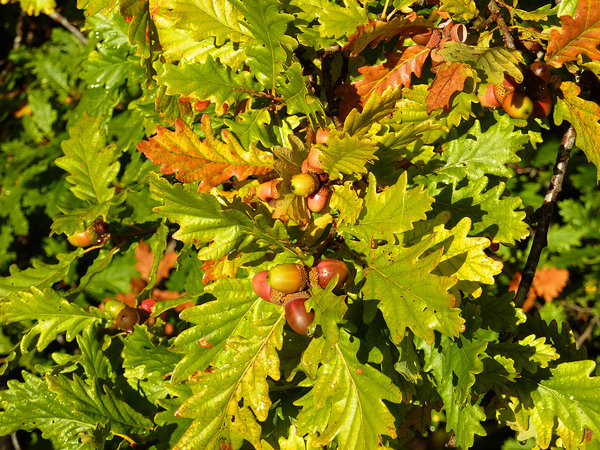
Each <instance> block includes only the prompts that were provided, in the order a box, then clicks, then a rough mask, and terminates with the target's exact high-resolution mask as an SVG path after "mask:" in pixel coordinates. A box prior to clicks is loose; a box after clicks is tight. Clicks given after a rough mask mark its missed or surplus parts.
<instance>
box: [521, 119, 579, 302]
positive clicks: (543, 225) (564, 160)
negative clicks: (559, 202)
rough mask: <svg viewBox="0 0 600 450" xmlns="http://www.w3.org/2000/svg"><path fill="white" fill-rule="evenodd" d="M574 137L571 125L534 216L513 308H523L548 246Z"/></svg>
mask: <svg viewBox="0 0 600 450" xmlns="http://www.w3.org/2000/svg"><path fill="white" fill-rule="evenodd" d="M575 137H576V133H575V129H574V128H573V125H571V126H569V129H568V130H567V131H566V132H565V134H564V135H563V138H562V141H561V143H560V148H559V150H558V155H557V156H556V164H555V165H554V175H552V179H551V180H550V186H549V187H548V191H547V192H546V196H545V197H544V203H543V204H542V206H541V207H540V209H538V210H537V211H536V212H535V216H537V217H539V220H538V225H537V229H536V230H535V235H534V237H533V243H532V244H531V250H530V251H529V255H528V256H527V262H526V263H525V268H524V269H523V275H522V277H521V283H519V289H518V290H517V294H516V295H515V306H517V307H519V308H520V307H521V306H523V302H524V301H525V299H526V298H527V293H528V292H529V289H530V288H531V284H532V282H533V277H534V276H535V271H536V270H537V266H538V263H539V262H540V256H541V254H542V250H543V249H544V248H545V247H546V245H548V228H549V227H550V220H551V218H552V213H553V212H554V205H555V204H556V199H557V197H558V193H559V192H560V191H561V189H562V183H563V180H564V178H565V172H566V170H567V164H568V162H569V156H570V154H571V149H572V148H573V145H574V144H575Z"/></svg>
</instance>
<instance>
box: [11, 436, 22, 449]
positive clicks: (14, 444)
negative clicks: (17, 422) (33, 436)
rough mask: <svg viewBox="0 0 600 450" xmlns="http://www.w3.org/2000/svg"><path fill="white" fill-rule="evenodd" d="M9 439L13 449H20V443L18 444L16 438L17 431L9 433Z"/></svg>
mask: <svg viewBox="0 0 600 450" xmlns="http://www.w3.org/2000/svg"><path fill="white" fill-rule="evenodd" d="M10 440H11V442H12V445H13V447H14V448H15V450H21V445H20V444H19V440H18V439H17V433H13V434H11V435H10Z"/></svg>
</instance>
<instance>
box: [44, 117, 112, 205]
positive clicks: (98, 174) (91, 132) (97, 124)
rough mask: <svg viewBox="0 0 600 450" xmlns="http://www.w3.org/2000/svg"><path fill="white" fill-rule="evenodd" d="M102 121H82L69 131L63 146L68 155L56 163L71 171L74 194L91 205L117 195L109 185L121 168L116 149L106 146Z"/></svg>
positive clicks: (101, 119) (89, 118) (69, 176)
mask: <svg viewBox="0 0 600 450" xmlns="http://www.w3.org/2000/svg"><path fill="white" fill-rule="evenodd" d="M103 122H104V118H103V117H102V116H88V117H84V118H83V119H81V120H79V121H78V122H77V123H76V124H75V125H73V126H72V127H71V128H70V129H69V136H70V137H69V139H67V140H66V141H63V142H62V144H61V146H62V149H63V152H64V154H65V155H64V156H62V157H60V158H58V159H57V160H56V165H57V166H58V167H60V168H61V169H63V170H65V171H67V172H69V175H68V176H67V181H68V182H69V183H71V184H72V186H71V188H70V189H71V192H73V194H74V195H75V196H76V197H77V198H80V199H81V200H84V201H86V202H88V203H90V204H102V203H105V202H108V201H109V200H110V199H111V198H112V197H113V196H114V195H115V189H114V187H109V186H110V185H111V184H112V183H113V181H114V180H115V178H116V177H117V174H118V173H119V167H120V164H119V162H118V161H117V157H118V155H117V154H116V152H115V146H114V145H109V146H108V147H106V130H105V129H104V126H103Z"/></svg>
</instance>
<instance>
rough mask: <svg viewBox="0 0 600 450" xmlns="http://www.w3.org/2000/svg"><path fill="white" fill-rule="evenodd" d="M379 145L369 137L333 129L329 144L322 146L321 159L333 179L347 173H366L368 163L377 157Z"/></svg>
mask: <svg viewBox="0 0 600 450" xmlns="http://www.w3.org/2000/svg"><path fill="white" fill-rule="evenodd" d="M376 151H377V146H376V145H375V143H374V142H372V141H371V140H368V139H361V138H360V137H358V136H350V135H348V134H345V133H339V132H336V131H331V133H330V134H329V140H328V145H327V146H323V147H322V148H321V152H320V154H319V161H320V162H321V165H322V166H323V169H324V170H325V172H327V173H328V174H329V177H330V178H331V179H338V178H339V179H341V178H343V174H346V175H353V174H355V175H365V174H366V173H367V167H366V165H367V164H369V163H371V162H373V160H376V159H377V156H375V152H376Z"/></svg>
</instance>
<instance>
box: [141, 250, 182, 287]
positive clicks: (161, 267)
mask: <svg viewBox="0 0 600 450" xmlns="http://www.w3.org/2000/svg"><path fill="white" fill-rule="evenodd" d="M135 257H136V259H137V263H136V265H135V268H136V270H137V271H138V272H139V273H140V275H141V276H142V279H143V280H144V281H148V277H149V276H150V271H151V270H152V264H154V252H153V251H152V249H151V248H150V246H149V245H148V244H146V243H145V242H144V241H143V240H142V241H140V243H139V245H138V246H137V247H136V249H135ZM175 261H177V253H175V252H174V251H172V250H171V251H168V252H165V254H164V255H163V257H162V259H161V260H160V262H159V263H158V271H157V273H156V283H160V282H161V281H162V280H164V279H165V278H168V277H169V273H170V272H171V269H172V268H173V267H174V266H175Z"/></svg>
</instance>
